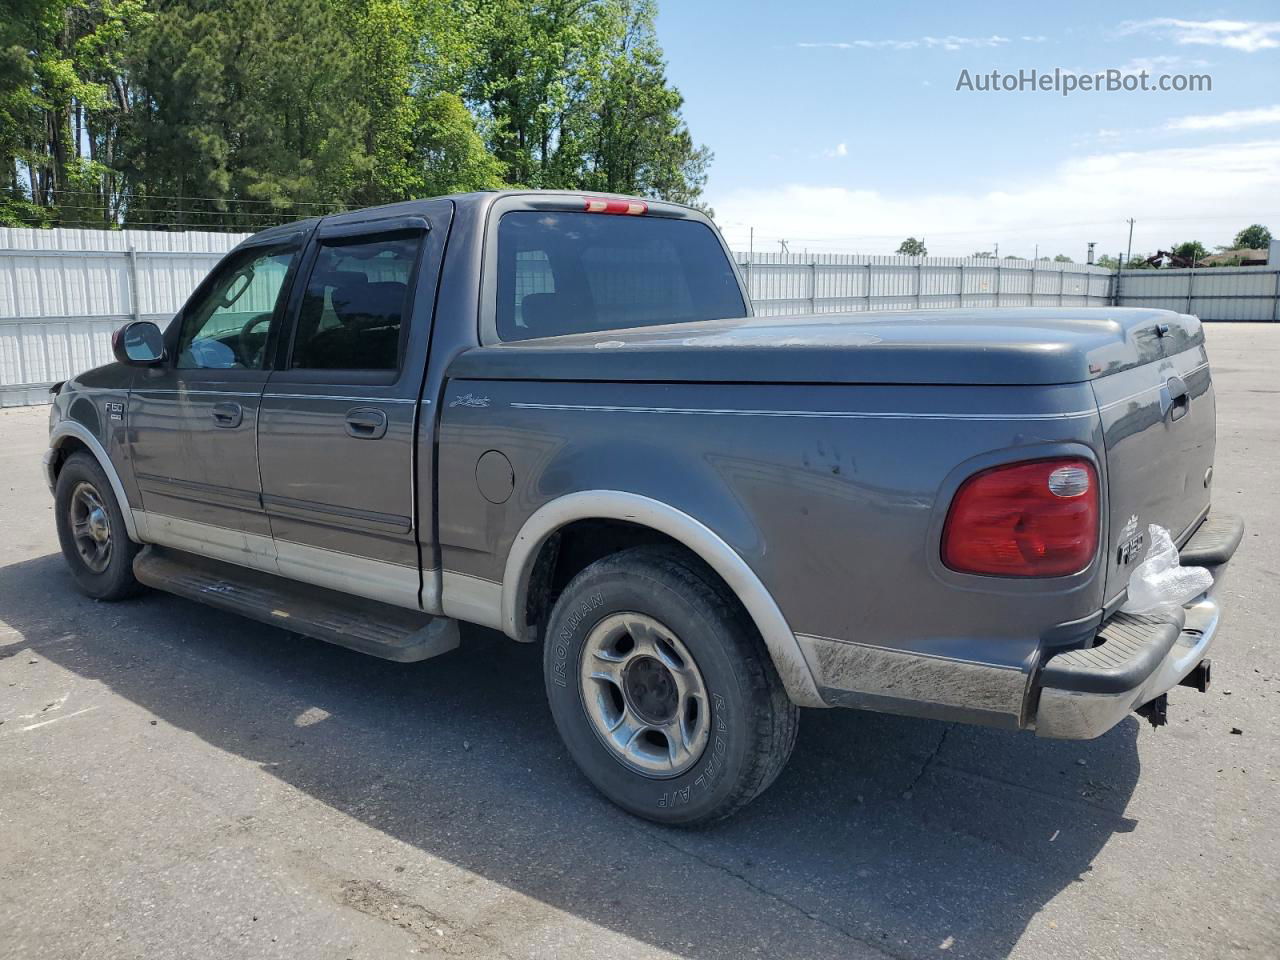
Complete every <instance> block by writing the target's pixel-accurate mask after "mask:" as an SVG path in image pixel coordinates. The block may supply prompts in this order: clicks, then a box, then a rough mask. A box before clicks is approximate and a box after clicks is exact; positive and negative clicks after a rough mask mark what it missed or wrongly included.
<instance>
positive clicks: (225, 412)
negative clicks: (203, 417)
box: [213, 403, 244, 427]
mask: <svg viewBox="0 0 1280 960" xmlns="http://www.w3.org/2000/svg"><path fill="white" fill-rule="evenodd" d="M213 422H214V423H215V424H216V425H217V426H219V427H238V426H240V424H241V423H243V422H244V408H243V407H241V406H240V404H238V403H215V404H214V405H213Z"/></svg>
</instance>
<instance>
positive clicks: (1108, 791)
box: [0, 555, 1139, 960]
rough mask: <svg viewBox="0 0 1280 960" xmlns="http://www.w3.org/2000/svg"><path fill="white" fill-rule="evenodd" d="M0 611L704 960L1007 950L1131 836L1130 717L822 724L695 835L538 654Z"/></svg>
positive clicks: (461, 861) (204, 617)
mask: <svg viewBox="0 0 1280 960" xmlns="http://www.w3.org/2000/svg"><path fill="white" fill-rule="evenodd" d="M0 619H3V620H4V621H5V622H7V623H8V624H9V625H10V626H11V627H12V628H13V629H15V630H17V631H18V632H19V633H20V634H22V636H23V638H24V640H25V645H24V644H23V643H21V642H20V643H18V644H16V645H11V646H8V647H4V648H0V656H3V655H4V654H5V653H6V652H7V653H13V652H16V651H17V650H18V649H27V648H30V649H32V650H35V651H37V652H38V654H39V655H40V656H41V657H44V658H46V659H48V660H49V661H52V662H53V663H56V664H58V665H60V666H62V667H64V668H65V669H67V670H70V671H73V672H75V673H76V674H78V675H80V676H82V677H85V678H88V679H93V680H96V681H100V682H102V683H105V684H107V685H108V686H109V687H110V688H111V690H112V691H114V692H115V693H116V694H119V695H120V696H123V697H125V698H127V699H129V700H130V701H133V702H134V703H136V704H138V705H139V706H141V707H142V708H144V709H146V710H147V711H149V712H150V713H152V714H153V715H154V716H156V717H158V718H160V719H161V720H163V721H164V722H166V723H169V724H172V725H174V726H177V727H179V728H182V729H184V730H187V731H190V732H191V733H193V734H195V735H196V736H198V737H200V738H201V739H203V740H204V741H206V742H207V743H209V744H211V745H213V746H215V747H217V748H218V749H220V750H226V751H231V752H234V753H236V754H238V755H240V756H242V757H245V758H248V759H251V760H253V761H255V762H258V763H260V764H262V770H263V772H264V773H265V774H268V775H270V776H274V777H278V778H280V779H281V780H282V781H284V782H286V783H288V784H290V785H292V786H293V787H295V788H297V789H299V790H302V791H305V792H306V793H307V794H309V795H311V796H312V797H315V798H316V799H318V800H320V801H322V802H324V803H326V804H328V805H330V806H331V807H333V808H335V809H337V810H339V811H341V812H342V813H344V814H347V815H349V816H350V817H353V818H355V819H356V820H358V821H361V822H363V823H365V824H367V825H368V826H370V827H373V828H375V829H377V830H380V831H383V832H384V833H386V834H388V835H390V836H392V837H394V838H396V839H398V840H400V841H403V842H404V843H407V844H411V845H413V846H415V847H417V848H420V849H421V850H423V851H425V852H427V853H429V854H430V855H432V856H434V857H439V858H442V859H444V860H447V861H449V862H451V863H454V864H457V865H459V866H461V867H464V868H466V869H467V870H469V871H472V872H474V873H476V874H478V875H480V876H483V877H485V878H487V879H489V880H491V881H494V882H495V883H498V884H502V885H503V886H505V887H508V888H510V889H512V890H515V891H518V892H519V893H521V894H524V895H526V896H528V897H532V898H536V899H537V900H539V901H543V902H545V903H547V904H550V905H551V906H553V907H555V908H557V909H560V910H564V911H567V912H570V913H573V914H575V915H577V916H579V917H582V918H584V919H586V920H588V921H590V922H592V923H594V924H597V925H600V926H602V927H606V928H609V929H612V930H615V931H618V932H619V933H622V934H625V935H627V936H629V937H632V938H635V939H638V940H641V941H643V942H647V943H649V944H652V945H653V946H654V947H656V948H660V949H663V950H669V951H671V952H673V953H676V954H679V955H684V956H688V957H693V958H699V960H701V958H720V957H728V958H733V960H738V958H739V957H741V956H742V954H743V952H744V949H745V948H748V947H749V946H754V947H755V948H756V949H759V950H760V951H761V952H763V953H767V954H773V955H781V956H811V957H817V956H835V955H841V956H849V955H857V954H859V953H865V952H867V951H866V949H865V946H870V947H874V948H878V949H880V950H883V951H884V952H885V953H888V954H891V955H893V956H896V957H916V956H921V957H923V956H936V955H937V954H938V951H939V948H943V949H945V950H947V951H948V955H950V956H961V957H963V956H973V957H994V956H1004V955H1006V954H1008V953H1009V952H1010V950H1011V949H1012V948H1013V946H1014V945H1015V944H1016V943H1017V941H1018V939H1019V937H1020V936H1021V935H1022V933H1023V930H1024V929H1025V927H1026V925H1027V923H1028V922H1029V920H1030V919H1031V918H1032V917H1033V916H1034V915H1035V914H1036V912H1037V911H1038V910H1039V909H1040V908H1041V907H1042V906H1043V905H1044V904H1045V903H1047V902H1048V901H1049V900H1051V899H1052V898H1054V897H1055V896H1057V895H1058V894H1059V893H1060V892H1061V891H1062V890H1063V889H1064V888H1066V887H1068V886H1069V885H1071V884H1073V883H1075V882H1077V881H1079V880H1081V879H1082V878H1083V877H1084V876H1085V875H1086V874H1087V873H1088V872H1089V870H1090V869H1091V867H1090V864H1091V862H1092V860H1093V858H1094V857H1095V856H1096V855H1097V853H1098V851H1099V850H1100V849H1101V848H1102V847H1103V846H1104V845H1105V844H1106V843H1107V841H1108V840H1109V839H1110V837H1111V836H1112V834H1114V833H1117V832H1126V831H1128V830H1131V829H1133V826H1134V821H1132V820H1129V819H1127V818H1126V817H1125V816H1124V810H1125V807H1126V805H1127V803H1128V800H1129V797H1130V795H1131V794H1132V792H1133V789H1134V786H1135V783H1136V781H1137V777H1138V771H1139V763H1138V755H1137V749H1136V744H1135V740H1136V735H1137V730H1138V727H1137V724H1136V722H1135V721H1134V720H1132V719H1130V720H1127V721H1126V722H1125V723H1123V724H1121V725H1120V726H1119V727H1118V728H1116V729H1115V730H1113V731H1112V732H1111V733H1109V734H1108V735H1107V736H1105V737H1103V738H1101V739H1100V740H1098V741H1095V742H1093V743H1088V744H1071V743H1055V742H1050V741H1038V740H1036V739H1034V738H1033V737H1031V736H1029V735H1026V734H1018V735H1014V734H1009V733H1005V732H999V731H991V730H984V729H979V728H966V727H960V726H952V725H948V724H942V723H936V722H931V721H922V720H913V719H907V718H901V717H890V716H882V715H876V714H868V713H857V712H852V711H808V712H806V714H805V716H804V717H803V721H802V725H801V734H800V740H799V743H798V745H797V747H796V751H795V754H794V756H793V758H792V761H791V764H790V766H789V767H788V768H787V770H786V771H785V772H784V773H783V775H782V777H781V778H780V780H779V781H778V783H776V784H775V785H774V786H773V787H772V788H771V789H770V790H769V791H768V792H767V793H765V794H764V795H763V796H761V797H760V798H759V799H757V800H756V802H755V803H753V804H752V805H751V806H750V807H748V808H747V809H746V810H745V811H743V812H742V813H741V814H740V815H739V816H738V817H737V818H735V819H733V820H731V821H729V822H727V823H723V824H719V825H716V826H713V827H710V828H707V829H703V830H700V831H683V830H673V829H666V828H661V827H657V826H654V825H651V824H647V823H644V822H642V821H639V820H636V819H633V818H631V817H629V816H628V815H626V814H624V813H622V812H620V811H618V810H617V809H616V808H614V807H613V806H611V805H610V804H609V803H608V802H607V801H605V800H604V799H603V798H601V797H600V796H598V795H597V794H596V793H595V792H594V791H593V790H592V789H591V787H590V786H589V785H588V784H587V783H586V782H585V781H584V780H583V779H582V778H581V777H580V776H579V775H578V773H577V771H576V770H575V769H574V767H573V766H572V764H571V762H570V761H569V759H568V758H567V757H566V756H565V755H564V752H563V750H562V748H561V746H560V743H559V740H558V738H557V736H556V732H555V729H554V727H553V726H552V723H551V719H550V715H549V713H548V712H547V710H546V707H545V704H544V700H543V693H542V680H541V670H540V651H539V650H537V649H534V648H532V647H525V646H518V645H515V644H512V643H511V642H510V641H508V640H506V639H505V638H503V637H501V636H499V635H497V634H494V633H490V632H488V631H483V630H478V629H477V630H471V631H464V644H463V647H462V649H460V650H458V651H455V652H454V653H452V654H449V655H447V656H444V657H441V658H438V659H436V660H433V661H428V662H425V663H421V664H414V665H407V666H406V665H397V664H391V663H386V662H383V661H379V660H374V659H371V658H367V657H362V656H360V655H359V654H355V653H351V652H348V651H345V650H341V649H338V648H335V647H331V646H328V645H326V644H323V643H319V642H316V641H311V640H307V639H304V638H301V637H297V636H294V635H291V634H288V633H285V632H284V631H281V630H277V629H272V628H270V627H266V626H259V625H258V624H255V623H251V622H249V621H245V620H242V619H240V618H237V617H233V616H231V615H229V614H223V613H220V612H217V611H213V610H208V609H206V608H203V607H200V606H198V605H196V604H193V603H188V602H186V601H183V600H179V599H177V598H173V597H167V596H162V595H158V594H150V595H148V596H147V597H145V598H143V599H140V600H138V601H133V602H129V603H126V604H120V605H112V606H107V605H101V604H95V603H93V602H91V601H88V600H86V599H85V598H83V597H81V596H80V595H79V594H78V593H76V592H75V591H74V589H73V588H72V585H71V582H70V579H69V577H68V576H67V574H66V573H65V571H64V568H63V565H62V561H61V558H60V557H58V556H56V555H51V556H46V557H41V558H39V559H35V560H30V561H27V562H23V563H17V564H13V565H11V566H8V567H4V568H0ZM315 708H319V710H316V709H315ZM304 712H309V716H311V717H313V718H314V717H321V718H322V719H319V720H318V721H317V722H313V723H310V725H300V724H299V722H298V720H299V717H300V715H302V714H303V713H304ZM1082 761H1083V762H1082ZM388 869H390V868H388ZM391 876H392V877H394V874H391ZM351 879H353V880H359V879H362V878H351ZM367 879H370V880H371V881H372V880H373V879H375V878H367ZM379 882H382V881H379ZM390 883H391V885H392V886H394V879H393V880H391V881H390ZM410 896H411V894H410V893H405V894H404V897H405V898H408V897H410ZM401 902H405V900H404V899H401ZM864 945H865V946H864Z"/></svg>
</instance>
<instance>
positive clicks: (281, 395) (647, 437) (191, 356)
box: [45, 191, 1243, 823]
mask: <svg viewBox="0 0 1280 960" xmlns="http://www.w3.org/2000/svg"><path fill="white" fill-rule="evenodd" d="M113 346H114V351H115V355H116V358H117V361H118V362H116V363H113V364H110V365H107V366H104V367H100V368H98V369H95V370H91V371H89V372H88V373H85V374H82V375H81V376H79V377H77V378H75V379H74V380H71V381H68V382H67V383H65V384H62V385H60V386H59V387H55V388H54V391H53V393H54V396H53V406H52V412H51V417H50V430H51V433H50V446H49V450H48V452H47V454H46V456H45V467H46V469H47V472H48V480H49V484H50V487H51V489H52V490H53V491H54V494H55V497H56V518H57V526H58V535H59V538H60V541H61V544H62V549H63V552H64V553H65V555H66V560H67V563H68V564H69V565H70V568H71V571H72V573H73V574H74V577H75V580H76V582H77V583H78V584H79V586H80V588H81V589H82V590H84V591H85V592H86V593H88V594H89V595H90V596H93V597H96V598H99V599H101V600H115V599H119V598H122V597H126V596H129V595H132V594H133V593H135V592H136V591H137V590H138V589H139V588H140V587H141V586H149V587H154V588H157V589H160V590H166V591H169V592H172V593H175V594H178V595H180V596H183V597H188V598H190V599H193V600H198V601H201V602H203V603H207V604H211V605H213V606H217V607H221V608H225V609H228V610H233V611H236V612H238V613H241V614H244V615H246V616H249V617H253V618H256V619H258V620H262V621H265V622H267V623H272V624H277V625H279V626H281V627H283V628H285V629H287V630H292V631H295V632H298V633H302V634H307V635H310V636H314V637H317V638H320V639H322V640H327V641H330V642H333V643H338V644H342V645H345V646H348V647H352V648H354V649H356V650H360V651H363V652H365V653H369V654H373V655H375V656H381V657H386V658H389V659H393V660H399V661H414V660H421V659H425V658H427V657H432V656H435V655H437V654H441V653H445V652H447V651H449V650H451V649H453V648H454V647H456V646H457V645H458V643H459V632H458V621H466V622H468V623H473V624H480V625H483V626H486V627H491V628H494V629H496V630H500V631H502V632H503V633H505V634H506V635H507V636H509V637H510V638H511V639H512V640H515V641H518V642H522V643H540V644H542V646H543V650H544V659H543V662H544V672H545V682H546V691H547V695H548V699H549V702H550V707H551V713H552V716H553V718H554V721H555V724H556V726H557V728H558V730H559V732H560V734H561V735H562V737H563V738H564V742H565V744H566V746H567V748H568V751H569V753H570V755H571V756H572V757H573V759H574V760H575V761H576V762H577V764H578V765H579V767H580V768H581V770H582V771H583V773H584V774H585V775H586V777H587V778H588V779H589V780H590V781H591V782H592V783H593V784H594V785H595V786H596V787H598V788H599V789H600V790H601V792H603V793H604V794H605V795H606V796H608V797H609V798H610V799H612V800H613V801H615V802H616V803H618V804H620V805H621V806H622V807H624V808H625V809H627V810H629V811H631V812H633V813H635V814H638V815H639V816H642V817H648V818H650V819H653V820H657V821H662V822H666V823H694V822H699V821H706V820H709V819H713V818H717V817H723V816H726V815H728V814H730V813H732V812H733V811H734V810H736V809H738V808H740V807H741V806H743V805H744V804H746V803H747V802H748V801H750V800H751V799H752V798H753V797H755V796H756V795H758V794H759V793H760V792H761V791H763V790H764V789H765V788H766V787H767V786H768V785H769V784H770V783H771V782H772V781H773V780H774V778H775V777H776V776H777V775H778V773H779V772H780V771H781V769H782V767H783V765H784V764H785V762H786V760H787V757H788V755H789V753H790V751H791V748H792V745H793V743H794V740H795V736H796V728H797V720H798V714H799V709H798V708H799V707H834V706H845V707H858V708H863V709H870V710H881V711H890V712H894V713H902V714H909V715H913V716H921V717H934V718H938V719H942V720H952V721H963V722H969V723H982V724H989V725H994V726H998V727H1005V728H1008V729H1009V730H1034V731H1035V732H1036V734H1038V735H1041V736H1048V737H1067V738H1090V737H1096V736H1098V735H1099V734H1102V733H1103V732H1105V731H1106V730H1108V729H1109V728H1111V727H1112V726H1113V725H1115V724H1116V723H1117V722H1119V721H1120V720H1121V719H1123V718H1124V717H1126V716H1127V715H1128V714H1129V713H1130V712H1131V711H1134V710H1135V709H1136V710H1138V711H1139V712H1140V713H1142V714H1144V715H1146V716H1147V717H1148V719H1150V720H1152V721H1153V722H1156V723H1158V722H1161V721H1162V720H1163V713H1164V708H1165V704H1166V699H1165V693H1166V691H1168V690H1169V689H1170V688H1171V687H1173V686H1175V685H1177V684H1179V683H1183V684H1187V685H1190V686H1198V687H1200V688H1201V689H1203V688H1204V686H1205V685H1206V683H1207V682H1208V679H1209V662H1208V660H1207V659H1206V658H1205V657H1206V654H1207V652H1208V650H1209V646H1210V644H1211V643H1212V642H1213V638H1214V634H1215V632H1216V629H1217V625H1218V603H1217V602H1216V600H1215V590H1216V583H1220V582H1221V576H1222V574H1223V572H1224V570H1225V568H1226V565H1227V562H1228V560H1229V559H1230V558H1231V555H1232V553H1233V552H1234V550H1235V548H1236V546H1237V545H1238V543H1239V541H1240V537H1241V535H1242V530H1243V525H1242V523H1241V522H1240V521H1239V520H1238V519H1235V518H1231V517H1223V516H1218V515H1213V514H1211V513H1210V484H1211V480H1212V477H1213V456H1214V440H1215V427H1214V392H1213V385H1212V379H1211V376H1210V369H1209V361H1208V359H1207V355H1206V353H1205V346H1204V335H1203V332H1202V330H1201V327H1200V323H1199V322H1198V321H1197V320H1196V319H1195V318H1194V317H1190V316H1184V315H1180V314H1176V313H1171V312H1166V311H1156V310H1132V309H1127V310H1126V309H1106V308H1104V309H1098V308H1092V309H1086V308H1078V309H1077V308H1059V309H1021V308H1019V309H1013V308H1004V309H999V310H952V311H930V312H888V313H854V314H848V315H838V316H837V315H821V316H815V315H810V316H795V317H768V318H761V317H755V316H753V315H752V308H751V302H750V299H749V298H748V296H747V293H746V291H745V288H744V286H743V283H742V280H741V278H740V276H739V275H738V272H737V270H736V268H735V265H734V262H733V259H732V258H731V256H730V254H729V252H728V250H727V248H726V247H725V245H724V243H723V241H722V240H721V238H720V236H719V235H718V234H717V232H716V230H715V229H714V227H713V226H712V224H711V223H710V221H708V219H707V218H706V217H705V216H703V215H702V214H701V213H699V212H697V211H695V210H691V209H688V208H686V207H682V206H677V205H674V204H668V203H658V202H653V201H641V200H634V199H626V198H616V197H595V196H587V197H584V196H582V195H580V194H570V193H558V192H556V193H553V192H529V191H524V192H508V193H478V194H468V195H464V196H454V197H444V198H440V199H431V200H423V201H415V202H410V203H402V204H396V205H393V206H387V207H381V208H377V209H371V210H360V211H356V212H351V213H343V214H338V215H334V216H328V217H324V218H321V219H316V220H309V221H305V222H300V223H293V224H289V225H287V226H281V227H276V228H273V229H270V230H265V231H263V232H262V233H259V234H257V235H255V236H253V237H252V238H250V239H249V240H246V241H245V242H244V243H242V244H240V245H239V246H238V247H236V249H234V250H233V251H231V252H230V253H229V254H227V256H226V258H225V259H224V260H223V261H222V262H221V263H220V264H219V265H218V266H217V267H216V268H215V269H214V270H213V272H212V273H211V274H210V275H209V276H208V277H207V278H206V279H205V280H204V282H202V283H201V284H200V286H199V287H198V289H197V290H196V291H195V293H194V294H193V295H192V296H191V298H190V300H189V301H188V302H187V303H186V305H185V306H184V307H183V308H182V310H181V312H179V313H178V315H177V316H176V317H174V319H173V321H172V323H170V324H169V325H168V327H167V329H166V330H164V331H161V330H160V329H159V328H158V327H157V326H156V325H154V324H152V323H149V322H145V321H135V322H133V323H130V324H128V325H126V326H125V327H123V328H122V329H121V330H120V331H119V332H118V333H117V334H116V337H115V340H114V342H113ZM1148 523H1156V524H1159V525H1161V526H1164V527H1166V528H1167V529H1169V530H1170V531H1172V533H1173V536H1174V538H1175V539H1176V542H1177V544H1178V545H1179V547H1180V548H1181V552H1182V560H1183V563H1185V564H1188V565H1190V564H1197V565H1202V566H1206V567H1208V568H1210V570H1211V571H1212V572H1213V574H1214V577H1215V581H1216V583H1215V589H1211V590H1209V591H1207V592H1206V593H1205V594H1204V595H1202V596H1200V597H1198V598H1196V599H1195V600H1193V601H1191V602H1190V603H1188V604H1187V605H1186V606H1184V607H1180V608H1177V607H1175V608H1173V609H1168V610H1164V611H1163V612H1160V613H1157V614H1152V615H1147V616H1133V615H1129V614H1126V613H1123V612H1120V610H1119V608H1120V606H1121V605H1122V603H1123V602H1124V600H1125V597H1126V586H1127V583H1128V580H1129V576H1130V573H1131V571H1132V569H1133V568H1134V566H1135V565H1136V564H1138V563H1139V562H1140V561H1141V559H1142V556H1143V553H1144V544H1143V535H1144V532H1145V531H1146V529H1147V524H1148Z"/></svg>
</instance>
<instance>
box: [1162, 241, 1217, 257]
mask: <svg viewBox="0 0 1280 960" xmlns="http://www.w3.org/2000/svg"><path fill="white" fill-rule="evenodd" d="M1169 252H1170V253H1172V254H1173V255H1174V256H1177V257H1184V258H1186V259H1187V260H1190V261H1192V262H1199V261H1201V260H1203V259H1204V258H1205V257H1207V256H1208V255H1209V251H1208V250H1207V249H1206V248H1205V245H1204V244H1203V243H1201V242H1200V241H1199V240H1186V241H1184V242H1182V243H1179V244H1175V245H1174V246H1173V247H1172V248H1171V249H1170V251H1169Z"/></svg>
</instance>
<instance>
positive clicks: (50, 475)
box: [44, 420, 142, 543]
mask: <svg viewBox="0 0 1280 960" xmlns="http://www.w3.org/2000/svg"><path fill="white" fill-rule="evenodd" d="M71 438H74V439H76V440H78V441H80V442H81V443H83V444H84V445H85V447H86V448H88V450H89V452H90V453H92V454H93V456H94V458H95V459H96V460H97V461H98V466H100V467H102V472H103V473H105V474H106V475H107V480H108V481H110V483H111V492H112V493H114V494H115V496H116V503H118V504H120V513H121V514H122V515H123V516H124V526H125V531H126V532H127V533H128V534H129V539H130V540H132V541H134V542H135V543H142V538H141V537H140V536H139V535H138V528H137V526H136V525H135V523H134V517H133V511H132V510H131V509H130V507H129V497H128V495H127V494H126V493H125V489H124V484H123V483H122V482H121V481H120V473H119V471H117V470H116V467H115V464H114V463H112V462H111V458H110V457H109V456H107V451H106V448H105V447H103V445H102V441H100V440H99V439H98V438H97V437H96V436H94V435H93V433H92V432H91V431H90V430H89V428H88V427H86V426H85V425H84V424H82V423H80V422H79V421H78V420H62V421H60V422H58V423H57V424H55V425H54V427H53V429H52V430H51V431H50V433H49V449H48V451H46V452H45V456H44V466H45V472H46V479H47V480H48V481H49V489H50V491H52V490H53V489H54V485H55V484H56V482H57V477H56V474H55V466H56V461H55V458H56V457H57V454H58V451H60V450H61V449H62V447H63V446H64V445H65V444H66V443H67V441H68V440H70V439H71Z"/></svg>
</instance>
